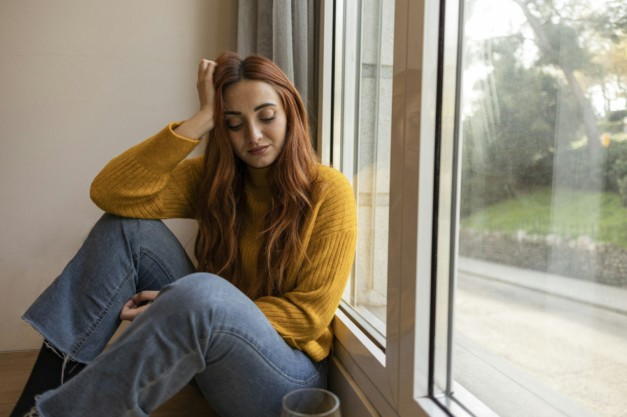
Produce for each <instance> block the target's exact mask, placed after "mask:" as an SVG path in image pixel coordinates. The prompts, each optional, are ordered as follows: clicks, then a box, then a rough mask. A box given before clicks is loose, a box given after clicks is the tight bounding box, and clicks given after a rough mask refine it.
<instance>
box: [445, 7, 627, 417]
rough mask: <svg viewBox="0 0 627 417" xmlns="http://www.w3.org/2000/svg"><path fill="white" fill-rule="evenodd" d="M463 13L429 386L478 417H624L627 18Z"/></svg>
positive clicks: (552, 11)
mask: <svg viewBox="0 0 627 417" xmlns="http://www.w3.org/2000/svg"><path fill="white" fill-rule="evenodd" d="M460 10H462V11H463V19H462V20H461V21H462V22H463V24H462V25H461V27H460V34H461V36H460V37H459V39H460V42H459V44H457V45H456V46H457V47H458V48H460V52H461V53H460V54H459V55H458V56H459V57H460V58H461V60H460V62H458V63H457V64H458V65H459V67H460V73H459V74H460V77H459V83H458V92H459V95H458V101H457V106H456V105H455V102H454V101H453V100H450V101H449V102H446V101H445V102H444V105H445V106H447V105H448V106H450V107H451V108H455V111H456V116H455V119H453V120H451V119H449V120H448V122H449V123H451V122H452V123H453V124H454V123H455V122H456V121H457V129H456V131H455V132H453V131H450V132H448V133H449V134H450V137H449V140H450V142H451V143H452V144H453V145H452V146H451V148H450V149H449V150H448V153H446V152H445V153H444V154H443V155H445V157H446V158H448V160H454V158H456V163H455V164H454V165H452V166H451V172H455V179H454V180H452V181H451V178H445V177H442V182H441V191H442V193H444V194H446V196H444V197H443V198H441V201H442V202H444V203H445V204H449V207H453V208H454V209H453V210H448V211H449V213H446V212H447V208H444V209H443V210H442V211H441V212H440V215H442V214H445V213H446V215H449V216H451V218H452V219H453V220H452V224H453V225H454V226H453V227H452V229H453V230H452V236H454V238H453V239H444V241H445V242H446V246H439V250H440V251H441V253H440V254H439V255H438V259H439V260H442V259H446V256H445V254H446V253H448V254H450V258H449V259H450V261H451V262H450V263H448V264H449V265H453V268H450V269H448V268H444V269H442V268H441V269H440V271H439V273H440V276H438V280H446V278H448V277H449V276H450V277H451V281H449V282H448V283H443V284H441V287H442V289H443V290H446V291H447V293H446V296H445V297H440V298H438V300H439V301H441V302H443V303H444V305H446V306H447V307H448V309H447V311H446V312H445V313H444V314H445V315H446V316H447V320H448V323H449V324H448V325H447V326H441V327H440V328H439V329H438V330H439V331H440V337H442V339H443V340H446V342H447V343H448V344H447V348H446V349H443V350H442V351H441V352H439V363H440V364H445V365H444V366H443V367H442V365H440V366H441V371H442V375H443V378H441V379H440V380H439V381H436V382H437V385H436V391H438V390H439V391H440V392H442V393H443V394H445V395H446V396H447V398H451V399H453V401H455V402H457V403H458V404H461V405H463V406H464V407H465V408H467V409H469V410H470V411H471V412H473V413H476V414H485V413H495V414H497V415H499V416H503V417H505V416H520V415H525V416H530V415H533V416H569V417H573V416H593V415H594V416H618V415H621V414H623V413H624V410H625V406H626V405H627V400H626V397H625V395H624V393H625V392H626V391H625V389H626V387H627V386H626V385H625V382H624V381H627V362H626V361H625V360H624V355H625V353H627V333H626V332H625V331H624V329H627V289H626V287H627V286H626V285H625V284H627V281H626V279H627V274H626V271H627V270H625V269H624V268H625V267H627V199H626V198H625V197H626V196H627V194H625V193H626V192H627V188H625V189H623V190H622V191H621V187H620V185H619V184H623V183H625V182H627V181H625V180H624V178H627V168H626V167H625V166H624V165H623V164H624V162H620V161H627V134H626V132H627V130H626V129H625V120H624V116H626V115H627V111H626V110H627V103H626V100H627V94H626V92H627V91H626V90H625V89H624V88H623V87H621V85H622V83H623V82H624V81H622V80H624V79H625V75H627V73H626V72H625V69H626V68H627V66H626V63H627V54H626V50H625V45H627V38H626V37H625V26H624V23H622V24H621V25H622V26H621V27H619V26H616V23H615V21H620V19H623V22H624V19H625V18H626V17H627V13H626V12H627V10H626V9H625V7H624V3H622V2H621V3H620V4H619V3H618V2H614V1H611V0H608V1H594V2H592V1H579V0H563V1H551V0H537V1H533V2H530V1H525V0H509V1H489V0H464V1H462V2H461V8H460ZM496 16H498V18H495V17H496ZM453 19H454V20H451V19H449V18H448V17H447V20H446V23H447V24H453V25H455V24H456V22H457V18H456V17H454V18H453ZM455 43H456V42H453V44H455ZM449 75H450V74H449ZM452 77H453V76H452ZM453 79H454V78H453ZM446 88H447V84H444V89H445V90H446ZM445 94H446V93H445ZM445 140H446V139H445ZM443 165H446V162H443ZM457 177H459V178H457ZM449 194H450V195H451V196H454V198H452V197H451V198H449V196H448V195H449ZM455 209H457V210H455ZM438 236H441V235H440V231H439V232H438ZM451 249H452V251H451ZM438 311H440V310H439V309H438ZM619 329H623V330H619ZM477 407H479V408H477ZM478 409H481V410H482V411H481V412H478V411H477V410H478ZM488 410H489V411H488Z"/></svg>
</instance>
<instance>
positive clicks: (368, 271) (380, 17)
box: [341, 0, 394, 340]
mask: <svg viewBox="0 0 627 417" xmlns="http://www.w3.org/2000/svg"><path fill="white" fill-rule="evenodd" d="M349 3H350V4H352V5H353V6H355V5H357V7H356V9H355V10H353V9H347V10H346V11H345V17H344V18H345V21H346V22H345V31H346V32H345V41H344V48H345V50H344V62H343V68H344V72H343V80H344V81H343V83H344V85H343V90H344V93H345V94H344V97H343V103H342V105H343V114H342V116H343V120H342V121H341V123H342V143H343V146H342V170H343V171H344V173H345V174H347V175H348V176H349V177H351V179H352V182H353V187H354V189H355V191H356V200H357V206H358V221H359V224H358V228H359V236H358V244H357V253H356V260H355V268H354V272H353V276H352V277H351V281H350V284H349V286H348V288H347V292H346V294H345V297H344V300H345V301H347V302H348V304H349V305H350V306H351V307H352V308H353V316H355V315H357V316H360V317H361V320H362V321H363V322H365V323H367V325H368V326H367V327H368V328H369V329H371V331H372V332H375V333H377V334H378V335H377V337H378V339H379V340H382V339H383V338H384V337H385V322H386V304H387V301H386V299H387V254H388V252H387V251H388V246H387V243H388V215H389V182H390V179H389V174H390V115H391V101H392V59H393V57H392V52H393V38H394V36H393V34H394V27H393V25H394V1H393V0H377V1H365V2H349ZM347 7H348V6H347ZM351 92H352V93H353V94H352V95H351Z"/></svg>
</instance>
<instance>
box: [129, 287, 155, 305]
mask: <svg viewBox="0 0 627 417" xmlns="http://www.w3.org/2000/svg"><path fill="white" fill-rule="evenodd" d="M158 295H159V291H141V292H138V293H137V294H135V295H134V296H133V298H131V300H133V301H134V302H135V304H136V305H138V306H139V305H141V304H143V303H145V302H147V301H154V299H155V298H157V296H158Z"/></svg>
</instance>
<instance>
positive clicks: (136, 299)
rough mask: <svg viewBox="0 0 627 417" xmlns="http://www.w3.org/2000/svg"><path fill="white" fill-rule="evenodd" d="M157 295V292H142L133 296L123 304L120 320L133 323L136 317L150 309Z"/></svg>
mask: <svg viewBox="0 0 627 417" xmlns="http://www.w3.org/2000/svg"><path fill="white" fill-rule="evenodd" d="M157 295H159V291H142V292H138V293H137V294H135V295H134V296H133V297H132V298H131V299H130V300H128V301H127V302H126V304H124V307H122V311H120V319H121V320H128V321H133V320H134V319H135V318H136V317H137V316H139V315H140V314H141V313H143V312H144V311H146V309H147V308H148V307H150V303H152V302H153V301H154V300H155V298H157Z"/></svg>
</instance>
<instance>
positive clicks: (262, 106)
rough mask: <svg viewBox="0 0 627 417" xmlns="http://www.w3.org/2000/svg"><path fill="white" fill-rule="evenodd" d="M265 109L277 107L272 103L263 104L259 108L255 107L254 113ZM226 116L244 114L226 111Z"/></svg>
mask: <svg viewBox="0 0 627 417" xmlns="http://www.w3.org/2000/svg"><path fill="white" fill-rule="evenodd" d="M264 107H276V104H274V103H270V102H268V103H263V104H260V105H258V106H257V107H255V109H254V111H257V110H261V109H263V108H264ZM224 114H234V115H241V114H242V112H239V111H231V110H226V111H225V112H224Z"/></svg>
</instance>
